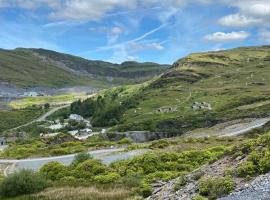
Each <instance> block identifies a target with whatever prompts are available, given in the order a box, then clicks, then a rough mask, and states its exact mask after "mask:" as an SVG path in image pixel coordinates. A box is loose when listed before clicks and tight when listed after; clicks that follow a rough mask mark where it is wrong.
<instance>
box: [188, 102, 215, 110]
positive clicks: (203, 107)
mask: <svg viewBox="0 0 270 200" xmlns="http://www.w3.org/2000/svg"><path fill="white" fill-rule="evenodd" d="M191 108H192V109H193V110H212V106H211V104H210V103H206V102H201V103H199V102H194V103H193V104H192V106H191Z"/></svg>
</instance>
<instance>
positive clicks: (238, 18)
mask: <svg viewBox="0 0 270 200" xmlns="http://www.w3.org/2000/svg"><path fill="white" fill-rule="evenodd" d="M219 23H220V24H221V25H223V26H228V27H248V26H251V25H259V24H261V23H263V20H262V19H258V18H253V17H247V16H245V15H241V14H239V13H236V14H232V15H227V16H225V17H223V18H221V19H220V20H219Z"/></svg>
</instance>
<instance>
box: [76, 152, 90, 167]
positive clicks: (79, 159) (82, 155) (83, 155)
mask: <svg viewBox="0 0 270 200" xmlns="http://www.w3.org/2000/svg"><path fill="white" fill-rule="evenodd" d="M89 159H93V156H91V155H90V154H89V153H79V154H77V155H76V156H75V158H74V160H73V161H72V164H71V165H72V166H77V165H78V164H79V163H83V162H84V161H86V160H89Z"/></svg>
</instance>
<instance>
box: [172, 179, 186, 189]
mask: <svg viewBox="0 0 270 200" xmlns="http://www.w3.org/2000/svg"><path fill="white" fill-rule="evenodd" d="M186 184H187V178H186V176H184V175H183V176H180V177H179V178H178V179H177V180H176V182H175V183H174V191H178V190H179V189H180V188H181V187H183V186H185V185H186Z"/></svg>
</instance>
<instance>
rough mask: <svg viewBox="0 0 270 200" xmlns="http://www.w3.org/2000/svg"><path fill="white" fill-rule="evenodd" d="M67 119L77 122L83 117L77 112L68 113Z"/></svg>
mask: <svg viewBox="0 0 270 200" xmlns="http://www.w3.org/2000/svg"><path fill="white" fill-rule="evenodd" d="M69 119H70V120H74V121H77V122H80V121H84V118H83V117H82V116H80V115H77V114H71V115H69Z"/></svg>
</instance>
